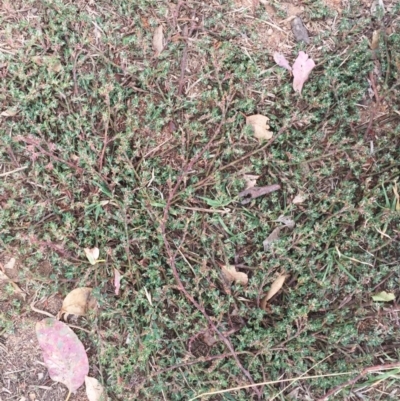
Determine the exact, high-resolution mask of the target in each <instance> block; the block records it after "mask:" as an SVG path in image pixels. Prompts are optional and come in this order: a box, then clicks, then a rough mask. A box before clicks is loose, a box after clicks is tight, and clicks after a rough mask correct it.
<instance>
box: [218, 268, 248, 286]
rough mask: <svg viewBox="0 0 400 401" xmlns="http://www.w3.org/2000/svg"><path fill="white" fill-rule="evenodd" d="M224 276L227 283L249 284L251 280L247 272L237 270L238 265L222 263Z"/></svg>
mask: <svg viewBox="0 0 400 401" xmlns="http://www.w3.org/2000/svg"><path fill="white" fill-rule="evenodd" d="M221 270H222V276H223V278H224V279H225V281H226V282H227V283H229V285H230V284H232V283H233V282H235V283H236V284H241V285H247V283H248V282H249V277H248V276H247V274H246V273H242V272H238V271H236V267H235V266H232V265H221Z"/></svg>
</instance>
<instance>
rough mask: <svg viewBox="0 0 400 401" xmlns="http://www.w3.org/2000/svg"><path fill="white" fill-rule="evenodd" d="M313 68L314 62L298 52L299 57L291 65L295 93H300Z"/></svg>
mask: <svg viewBox="0 0 400 401" xmlns="http://www.w3.org/2000/svg"><path fill="white" fill-rule="evenodd" d="M314 67H315V63H314V60H313V59H311V58H308V54H306V53H304V52H299V55H298V56H297V59H296V61H295V62H294V64H293V89H294V90H295V91H296V92H299V93H301V90H302V89H303V85H304V83H305V82H306V81H307V79H308V77H309V76H310V73H311V71H312V69H313V68H314Z"/></svg>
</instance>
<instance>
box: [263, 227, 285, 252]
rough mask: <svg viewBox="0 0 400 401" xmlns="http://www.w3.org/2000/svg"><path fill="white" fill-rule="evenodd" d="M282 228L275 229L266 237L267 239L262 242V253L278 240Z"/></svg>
mask: <svg viewBox="0 0 400 401" xmlns="http://www.w3.org/2000/svg"><path fill="white" fill-rule="evenodd" d="M281 228H282V227H276V228H275V229H274V230H273V231H272V233H271V234H270V235H268V237H267V239H266V240H264V241H263V246H264V251H265V252H266V251H268V249H269V248H270V247H271V244H272V243H273V242H274V241H276V240H277V239H278V238H279V233H280V232H281Z"/></svg>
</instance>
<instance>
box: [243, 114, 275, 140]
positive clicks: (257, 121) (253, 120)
mask: <svg viewBox="0 0 400 401" xmlns="http://www.w3.org/2000/svg"><path fill="white" fill-rule="evenodd" d="M268 122H269V118H268V117H265V116H263V115H261V114H254V115H253V116H247V117H246V124H247V125H250V126H251V127H252V128H253V131H254V136H255V137H256V138H257V139H271V138H272V135H273V133H272V132H271V131H270V130H269V125H268Z"/></svg>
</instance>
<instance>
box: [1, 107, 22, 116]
mask: <svg viewBox="0 0 400 401" xmlns="http://www.w3.org/2000/svg"><path fill="white" fill-rule="evenodd" d="M17 114H18V110H17V109H7V110H4V111H3V112H2V113H1V114H0V115H1V116H3V117H14V116H16V115H17Z"/></svg>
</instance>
